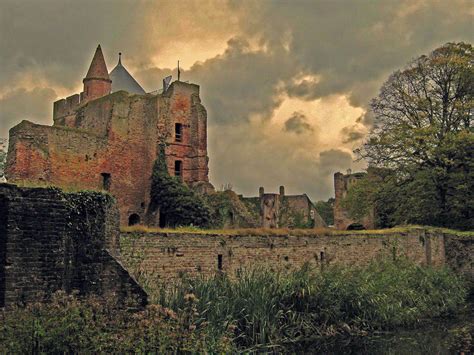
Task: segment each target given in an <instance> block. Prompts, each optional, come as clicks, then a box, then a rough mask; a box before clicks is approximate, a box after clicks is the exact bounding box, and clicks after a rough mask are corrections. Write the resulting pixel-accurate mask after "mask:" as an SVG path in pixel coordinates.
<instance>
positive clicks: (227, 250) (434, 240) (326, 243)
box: [120, 228, 474, 281]
mask: <svg viewBox="0 0 474 355" xmlns="http://www.w3.org/2000/svg"><path fill="white" fill-rule="evenodd" d="M453 245H454V246H453ZM467 245H468V246H469V247H466V246H467ZM120 247H121V258H122V260H123V262H124V265H126V267H127V269H128V270H130V272H131V273H132V274H136V275H138V274H142V275H143V274H147V275H152V276H153V277H155V278H156V279H162V280H167V279H174V278H177V277H179V276H180V275H183V274H188V275H198V274H202V275H205V276H210V275H213V274H215V273H216V272H226V273H229V274H230V275H233V274H235V272H236V271H237V270H239V269H242V268H252V267H255V266H257V265H259V264H264V265H267V266H269V267H272V268H274V269H278V268H285V269H288V268H298V267H301V266H302V265H303V264H305V263H308V264H310V265H313V266H316V267H324V266H325V265H328V264H341V265H364V264H368V263H369V262H371V261H373V260H375V259H377V258H381V257H388V258H393V257H400V256H404V257H407V258H408V259H410V260H412V261H413V262H415V263H417V264H419V265H432V266H443V265H449V266H451V267H452V268H453V269H454V270H456V271H458V272H460V273H464V274H466V275H468V276H470V277H471V279H472V281H474V263H473V255H474V254H473V253H470V251H472V249H473V247H474V238H473V237H462V238H461V237H459V236H458V235H456V234H455V233H452V234H451V233H445V232H443V231H440V230H435V229H423V228H413V229H409V230H407V231H403V232H399V231H396V230H387V231H385V232H381V231H377V232H376V231H374V232H373V233H370V232H363V233H361V232H357V231H354V232H351V233H348V232H336V231H331V232H330V231H328V232H326V233H321V234H316V233H315V234H309V235H308V234H305V235H291V233H290V234H288V235H271V234H269V235H252V231H251V230H247V231H245V232H242V234H239V235H225V234H190V233H185V234H183V233H143V232H128V233H122V234H121V241H120ZM458 249H459V250H461V252H458V251H459V250H458Z"/></svg>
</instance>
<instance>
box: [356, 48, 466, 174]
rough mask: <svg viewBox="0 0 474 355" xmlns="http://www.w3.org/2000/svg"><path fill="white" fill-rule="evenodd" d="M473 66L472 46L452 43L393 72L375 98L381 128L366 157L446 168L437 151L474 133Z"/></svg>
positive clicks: (408, 166) (402, 167) (405, 168)
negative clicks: (459, 136)
mask: <svg viewBox="0 0 474 355" xmlns="http://www.w3.org/2000/svg"><path fill="white" fill-rule="evenodd" d="M473 64H474V55H473V50H472V46H471V45H470V44H465V43H448V44H446V45H444V46H442V47H440V48H438V49H436V50H434V51H433V52H432V53H431V54H430V55H428V56H421V57H420V58H418V59H416V60H414V61H413V62H412V63H410V64H409V65H408V66H407V68H405V69H404V70H403V71H396V72H395V73H394V74H392V75H391V76H390V78H389V79H388V80H387V82H385V84H384V85H383V86H382V89H381V91H380V94H379V96H378V97H376V98H374V99H373V100H372V102H371V107H372V111H373V113H374V117H375V127H374V129H373V130H372V132H371V134H370V135H369V139H368V141H367V143H366V144H365V145H364V147H363V149H361V150H359V151H358V152H359V154H360V156H361V157H363V158H365V159H367V160H368V162H369V164H370V165H373V166H382V167H387V168H393V169H396V170H399V171H401V172H403V173H409V172H410V171H411V170H412V169H413V168H415V169H417V168H420V167H429V168H434V167H439V166H442V167H444V166H446V165H447V164H446V162H444V161H442V160H441V159H440V157H439V155H438V154H437V150H438V149H439V148H440V147H442V146H443V144H444V142H445V141H446V140H447V139H450V137H451V136H452V135H453V134H456V133H458V132H460V131H462V130H467V131H472V122H473V117H472V114H473V113H474V66H473Z"/></svg>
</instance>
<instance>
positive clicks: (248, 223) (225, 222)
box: [203, 188, 260, 228]
mask: <svg viewBox="0 0 474 355" xmlns="http://www.w3.org/2000/svg"><path fill="white" fill-rule="evenodd" d="M203 197H204V198H205V200H206V202H207V204H208V205H209V206H210V207H211V223H210V225H211V226H212V227H213V228H232V227H233V226H240V227H249V228H250V227H255V226H257V225H258V224H259V219H260V216H259V214H258V213H256V212H255V210H251V209H249V208H248V206H247V205H246V204H245V203H244V202H243V201H241V199H240V198H239V196H238V195H237V194H236V193H235V192H234V191H232V190H231V189H229V188H228V189H225V190H223V191H215V192H210V193H208V194H206V195H204V196H203Z"/></svg>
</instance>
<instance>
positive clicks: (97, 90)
mask: <svg viewBox="0 0 474 355" xmlns="http://www.w3.org/2000/svg"><path fill="white" fill-rule="evenodd" d="M82 82H83V83H84V92H83V93H81V102H85V101H90V100H94V99H96V98H99V97H102V96H105V95H108V94H110V90H111V88H112V80H110V77H109V72H108V70H107V65H106V64H105V60H104V55H103V54H102V48H100V44H99V45H98V46H97V49H96V50H95V54H94V58H92V62H91V65H90V67H89V70H88V71H87V75H86V77H85V78H84V80H83V81H82Z"/></svg>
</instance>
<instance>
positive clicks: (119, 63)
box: [118, 52, 122, 65]
mask: <svg viewBox="0 0 474 355" xmlns="http://www.w3.org/2000/svg"><path fill="white" fill-rule="evenodd" d="M118 65H122V52H119V61H118Z"/></svg>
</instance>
